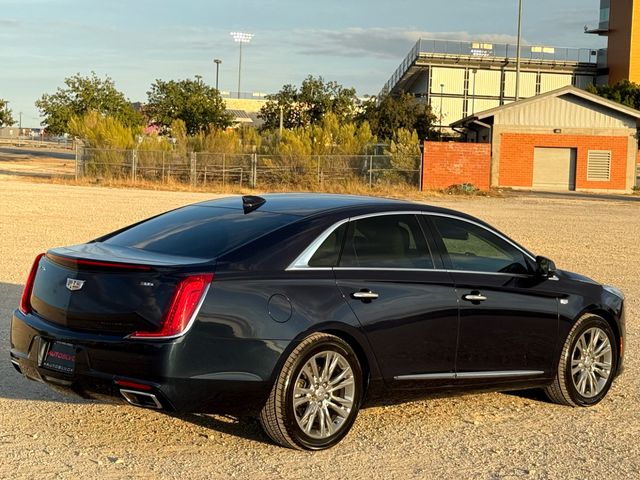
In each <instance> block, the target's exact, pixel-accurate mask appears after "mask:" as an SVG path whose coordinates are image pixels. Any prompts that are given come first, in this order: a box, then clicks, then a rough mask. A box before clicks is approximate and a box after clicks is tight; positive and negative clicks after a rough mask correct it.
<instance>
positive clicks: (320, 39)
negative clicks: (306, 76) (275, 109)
mask: <svg viewBox="0 0 640 480" xmlns="http://www.w3.org/2000/svg"><path fill="white" fill-rule="evenodd" d="M294 34H295V37H297V38H298V39H299V40H298V42H297V44H298V45H299V50H300V53H303V54H314V55H339V56H360V55H370V56H374V57H379V58H396V59H401V58H402V57H403V56H404V55H405V54H406V53H407V52H408V51H409V49H410V48H411V47H412V46H413V44H414V43H415V42H416V41H417V40H418V39H420V38H423V39H436V40H453V41H467V42H468V41H480V42H491V43H515V41H516V38H515V36H513V35H505V34H500V33H469V32H464V31H459V32H430V31H424V30H407V29H403V28H346V29H343V30H326V29H324V30H322V29H312V30H296V31H294Z"/></svg>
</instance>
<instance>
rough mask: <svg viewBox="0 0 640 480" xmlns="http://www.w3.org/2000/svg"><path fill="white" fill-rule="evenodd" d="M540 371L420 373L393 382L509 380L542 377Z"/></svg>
mask: <svg viewBox="0 0 640 480" xmlns="http://www.w3.org/2000/svg"><path fill="white" fill-rule="evenodd" d="M543 374H544V372H543V371H542V370H496V371H486V372H459V373H421V374H414V375H398V376H395V377H393V379H394V380H405V381H406V380H454V379H457V378H461V379H465V378H466V379H469V378H509V377H525V376H526V377H529V376H538V375H543Z"/></svg>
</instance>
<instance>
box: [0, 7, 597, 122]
mask: <svg viewBox="0 0 640 480" xmlns="http://www.w3.org/2000/svg"><path fill="white" fill-rule="evenodd" d="M599 5H600V0H562V1H559V0H524V27H523V37H524V40H525V41H528V42H532V43H537V44H538V43H544V44H546V45H553V46H564V47H585V48H587V47H589V48H591V47H601V46H604V42H603V40H602V39H600V38H598V37H595V36H590V35H589V36H587V35H585V34H584V33H583V27H584V25H585V24H589V25H591V26H594V25H595V24H596V23H597V19H598V16H599ZM516 15H517V0H454V1H449V2H442V1H438V2H436V1H431V0H422V1H418V0H392V1H384V2H383V1H379V0H371V1H361V0H341V1H338V0H320V1H313V2H309V1H304V0H298V1H291V0H235V1H233V2H228V1H227V2H225V1H218V0H210V1H204V0H181V1H172V2H163V1H161V0H156V1H150V0H128V1H126V0H108V1H100V2H97V1H95V0H84V1H78V0H0V43H1V45H2V47H1V48H0V98H4V99H6V100H9V101H10V108H11V109H12V110H13V112H14V116H15V117H16V118H17V116H18V115H17V114H18V112H20V111H22V112H23V126H37V125H38V123H39V115H38V111H37V109H36V108H35V106H34V101H35V100H36V99H37V98H39V97H40V96H41V95H42V94H43V93H45V92H54V91H55V89H56V88H57V87H58V86H60V85H62V81H63V79H64V78H65V77H67V76H70V75H72V74H75V73H77V72H80V73H81V74H83V75H84V74H88V73H89V72H91V71H92V70H93V71H95V72H96V73H97V74H98V75H100V76H103V75H105V74H108V75H109V76H111V77H112V78H113V79H114V81H115V82H116V86H117V87H118V88H119V89H120V90H122V91H124V92H125V94H126V95H127V97H129V99H131V101H144V100H145V99H146V92H147V90H148V89H149V85H150V84H151V83H152V82H153V81H154V80H155V79H157V78H161V79H164V80H169V79H180V78H187V77H193V76H194V75H202V77H203V79H204V81H205V82H210V83H211V84H214V82H215V68H214V64H213V61H212V60H213V58H214V57H215V58H220V59H222V61H223V63H222V65H221V68H220V89H221V90H236V82H237V69H238V47H237V44H234V42H233V39H232V38H231V37H230V35H229V32H231V31H238V30H239V31H246V32H251V33H254V34H255V37H254V39H253V40H252V42H251V44H250V45H249V46H248V47H246V48H245V49H243V62H242V72H243V73H242V90H243V91H254V92H273V91H277V90H278V89H279V88H280V87H281V86H282V85H283V84H286V83H294V84H299V83H300V82H301V80H302V79H303V78H304V77H305V76H306V75H307V74H313V75H322V76H323V77H324V78H325V79H328V80H337V81H339V82H340V83H342V84H344V85H345V86H353V87H355V88H356V89H357V91H358V94H359V95H365V94H376V93H378V91H379V90H380V89H381V87H382V85H383V84H384V83H385V82H386V81H387V79H388V78H389V77H390V76H391V74H392V73H393V71H394V70H395V68H396V67H397V66H398V65H399V63H400V62H401V60H402V58H403V57H404V56H405V55H406V54H407V52H408V51H409V50H410V48H411V47H412V45H413V43H415V41H416V40H417V39H418V38H419V37H421V36H422V37H423V38H444V39H459V40H486V41H492V42H496V43H497V42H515V33H516Z"/></svg>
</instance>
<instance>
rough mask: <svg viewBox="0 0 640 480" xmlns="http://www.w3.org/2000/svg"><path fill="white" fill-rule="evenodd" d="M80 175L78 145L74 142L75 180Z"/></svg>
mask: <svg viewBox="0 0 640 480" xmlns="http://www.w3.org/2000/svg"><path fill="white" fill-rule="evenodd" d="M79 176H80V145H78V144H77V143H76V180H78V177H79Z"/></svg>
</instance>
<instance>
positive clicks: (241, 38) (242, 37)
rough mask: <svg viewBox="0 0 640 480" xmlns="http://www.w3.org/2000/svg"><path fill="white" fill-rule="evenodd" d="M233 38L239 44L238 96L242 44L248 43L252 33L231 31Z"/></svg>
mask: <svg viewBox="0 0 640 480" xmlns="http://www.w3.org/2000/svg"><path fill="white" fill-rule="evenodd" d="M231 36H232V37H233V40H234V41H236V42H237V43H239V44H240V59H239V61H238V98H240V79H241V77H242V44H243V43H249V42H250V41H251V39H252V38H253V33H244V32H231Z"/></svg>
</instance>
